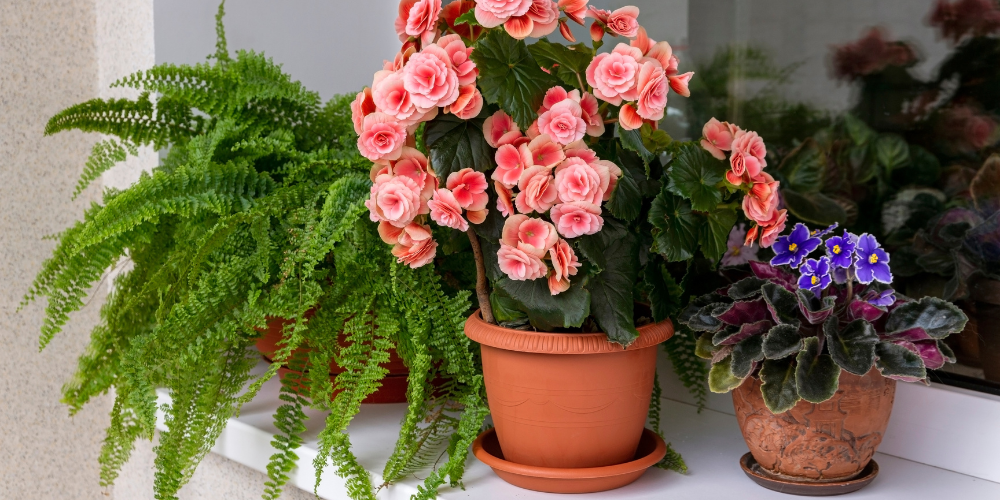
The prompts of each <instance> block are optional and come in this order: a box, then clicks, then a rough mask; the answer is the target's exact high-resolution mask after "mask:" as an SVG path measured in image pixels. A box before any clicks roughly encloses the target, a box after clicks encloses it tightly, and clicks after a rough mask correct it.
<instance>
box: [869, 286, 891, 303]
mask: <svg viewBox="0 0 1000 500" xmlns="http://www.w3.org/2000/svg"><path fill="white" fill-rule="evenodd" d="M865 302H867V303H869V304H871V305H873V306H882V307H889V306H891V305H893V304H895V303H896V291H895V290H893V289H891V288H890V289H888V290H882V291H881V292H879V291H877V290H872V291H870V292H868V293H867V294H865Z"/></svg>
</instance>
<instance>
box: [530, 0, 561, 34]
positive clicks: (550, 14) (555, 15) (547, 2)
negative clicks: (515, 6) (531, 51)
mask: <svg viewBox="0 0 1000 500" xmlns="http://www.w3.org/2000/svg"><path fill="white" fill-rule="evenodd" d="M525 15H526V16H527V17H528V18H529V19H531V32H530V33H528V36H530V37H532V38H541V37H543V36H548V35H550V34H552V32H554V31H555V30H556V27H558V26H559V7H558V6H557V5H556V3H555V2H553V1H552V0H532V2H531V7H530V8H529V9H528V12H527V14H525Z"/></svg>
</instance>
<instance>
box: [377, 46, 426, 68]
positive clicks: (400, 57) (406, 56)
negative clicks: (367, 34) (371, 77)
mask: <svg viewBox="0 0 1000 500" xmlns="http://www.w3.org/2000/svg"><path fill="white" fill-rule="evenodd" d="M416 53H417V44H416V42H413V41H409V42H406V43H404V44H403V48H401V49H400V50H399V52H397V53H396V57H394V58H393V59H392V60H391V61H382V69H384V70H386V71H392V72H396V71H399V70H401V69H403V67H404V66H406V62H407V61H409V60H410V56H412V55H413V54H416Z"/></svg>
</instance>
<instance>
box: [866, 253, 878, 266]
mask: <svg viewBox="0 0 1000 500" xmlns="http://www.w3.org/2000/svg"><path fill="white" fill-rule="evenodd" d="M876 262H878V255H875V254H872V255H871V257H868V263H869V264H874V263H876Z"/></svg>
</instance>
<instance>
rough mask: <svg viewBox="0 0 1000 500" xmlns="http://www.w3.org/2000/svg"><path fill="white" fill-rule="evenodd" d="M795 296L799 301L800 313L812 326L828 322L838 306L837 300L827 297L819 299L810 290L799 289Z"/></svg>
mask: <svg viewBox="0 0 1000 500" xmlns="http://www.w3.org/2000/svg"><path fill="white" fill-rule="evenodd" d="M795 295H796V296H797V297H798V299H799V311H801V312H802V315H803V316H805V317H806V321H808V322H809V324H812V325H819V324H822V323H823V322H824V321H826V318H829V317H830V315H831V314H833V308H834V306H836V305H837V298H836V297H832V296H830V295H827V296H825V297H823V298H822V299H821V298H818V297H816V294H814V293H813V292H810V291H809V290H803V289H801V288H800V289H798V290H796V291H795Z"/></svg>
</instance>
